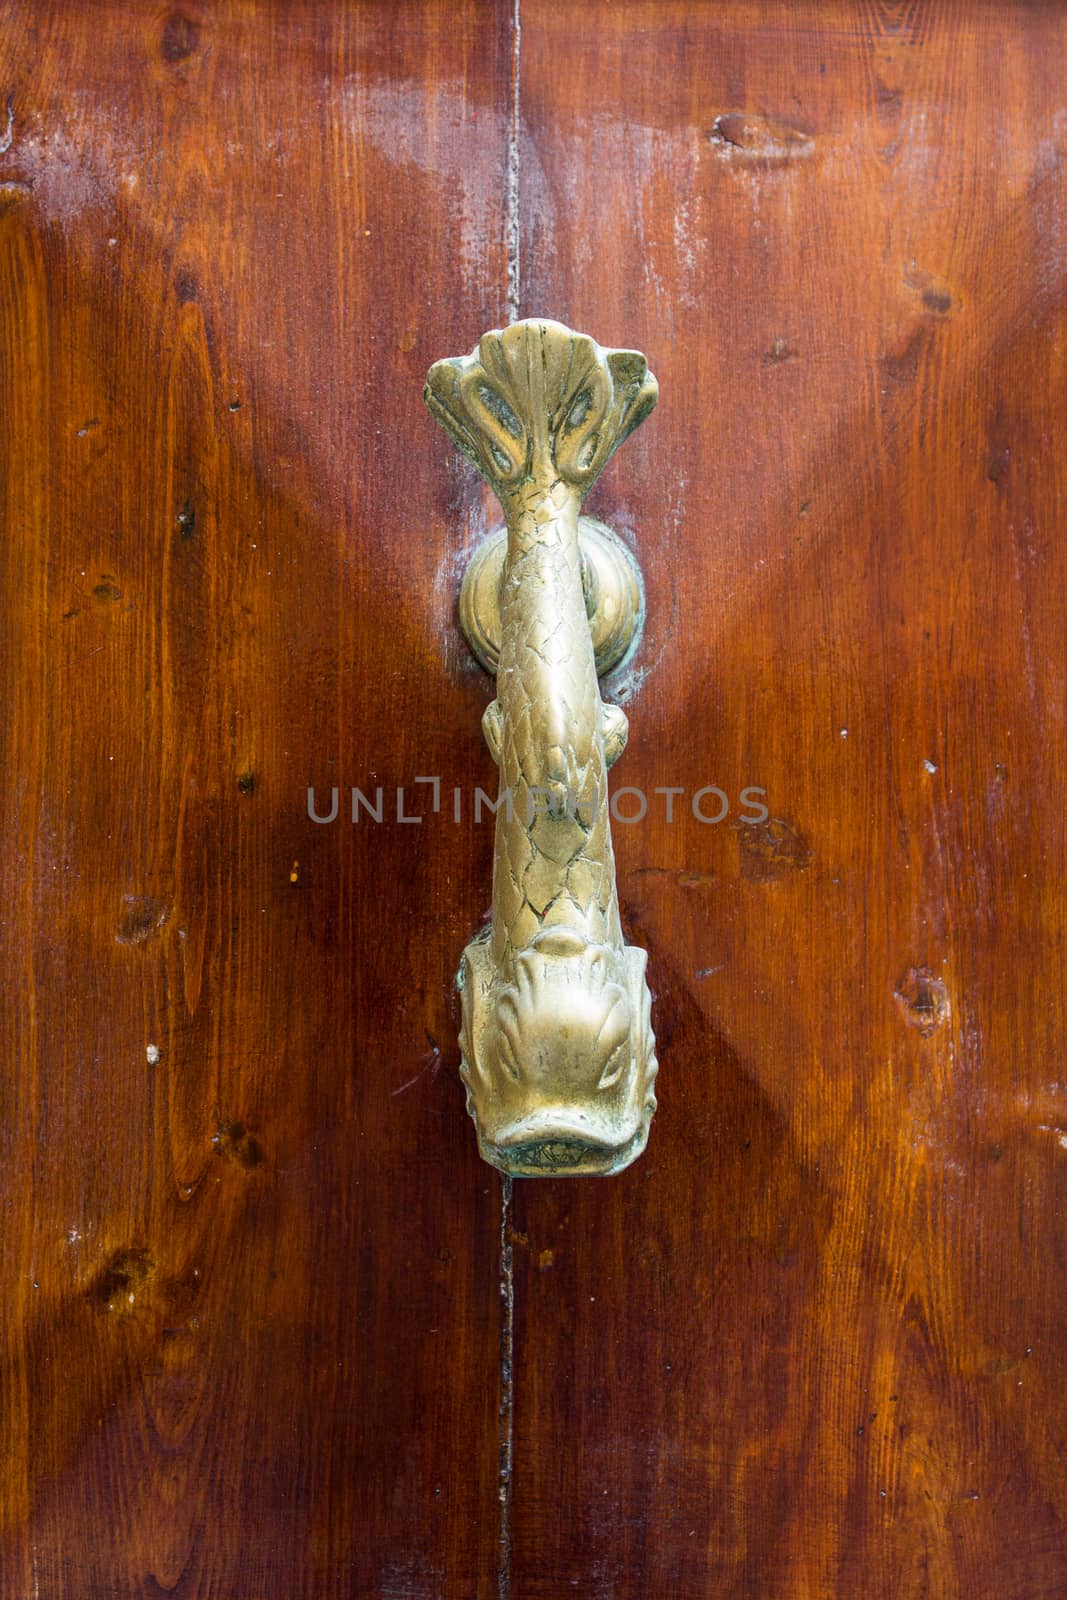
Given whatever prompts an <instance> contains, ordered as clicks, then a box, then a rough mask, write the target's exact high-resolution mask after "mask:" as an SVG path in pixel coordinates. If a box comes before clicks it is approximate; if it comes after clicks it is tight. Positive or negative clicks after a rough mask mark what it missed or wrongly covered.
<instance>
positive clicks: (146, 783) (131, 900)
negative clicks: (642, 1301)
mask: <svg viewBox="0 0 1067 1600" xmlns="http://www.w3.org/2000/svg"><path fill="white" fill-rule="evenodd" d="M510 59H511V58H510V45H509V39H508V29H507V27H506V26H505V24H504V18H503V11H502V9H500V10H498V9H497V8H495V7H494V6H492V5H474V4H469V5H467V4H458V5H457V4H451V3H443V0H442V3H440V4H436V3H430V0H427V3H414V0H412V3H404V4H400V5H397V4H391V3H390V4H381V5H370V4H362V5H355V6H348V5H335V4H332V3H322V4H315V5H299V6H291V7H290V6H276V7H263V6H254V5H251V4H234V5H224V6H211V5H206V4H205V5H195V4H186V3H183V4H182V5H181V6H180V7H175V8H173V9H171V10H169V11H168V10H167V9H166V8H160V7H157V6H155V5H148V4H137V5H129V4H120V3H103V0H99V3H94V4H79V5H78V6H75V7H71V6H67V5H65V4H56V5H54V6H47V5H37V4H26V5H9V6H7V7H6V8H5V21H4V27H3V30H2V31H0V107H2V105H3V103H4V101H5V100H6V99H7V97H8V96H9V95H10V108H11V125H10V142H9V145H8V148H6V149H5V150H4V151H3V153H2V154H0V207H2V214H0V334H2V340H0V348H2V356H0V359H2V362H3V367H2V372H3V378H2V393H3V406H2V408H0V456H2V461H3V479H4V503H3V538H2V539H0V563H2V577H0V584H2V594H3V612H2V619H3V620H2V635H0V652H2V682H3V689H2V696H3V706H4V716H3V726H2V734H3V767H2V770H3V773H4V783H3V786H2V801H0V803H2V806H3V821H2V838H3V868H2V871H3V877H2V913H0V922H2V938H3V964H4V972H5V981H4V985H3V998H2V1002H0V1004H2V1006H3V1020H2V1039H3V1059H4V1072H3V1085H4V1088H3V1095H4V1106H3V1117H2V1120H0V1137H2V1141H3V1152H2V1160H3V1173H4V1197H5V1211H4V1227H3V1230H2V1235H0V1237H2V1243H0V1262H2V1271H3V1304H4V1313H5V1314H4V1323H3V1335H2V1339H3V1350H2V1369H3V1378H4V1383H5V1400H4V1404H3V1416H4V1450H3V1467H2V1471H0V1508H2V1512H3V1522H4V1525H5V1529H6V1532H5V1535H4V1542H3V1545H2V1552H0V1591H2V1592H3V1594H4V1595H6V1596H11V1597H12V1600H29V1597H30V1596H36V1595H40V1596H48V1597H49V1600H53V1597H55V1600H59V1597H69V1600H103V1597H104V1596H105V1595H106V1596H113V1595H122V1596H124V1597H127V1596H129V1597H133V1596H152V1595H160V1594H163V1593H167V1594H168V1595H174V1596H182V1597H188V1600H192V1597H198V1600H199V1597H207V1596H227V1597H230V1596H232V1597H235V1600H236V1597H238V1596H240V1597H241V1600H260V1597H267V1596H270V1597H272V1600H273V1597H277V1600H296V1597H298V1596H308V1597H312V1596H314V1597H315V1600H326V1597H329V1596H336V1597H341V1596H344V1597H345V1600H348V1597H352V1596H362V1595H366V1596H375V1597H379V1596H389V1597H395V1600H400V1597H402V1596H403V1597H409V1596H421V1595H429V1594H433V1595H440V1596H448V1597H450V1600H470V1596H471V1595H479V1596H482V1595H491V1594H495V1592H496V1577H495V1568H496V1561H495V1542H496V1539H497V1535H498V1523H499V1510H498V1500H497V1483H496V1475H497V1454H496V1439H497V1417H496V1388H495V1372H496V1368H497V1364H498V1349H499V1331H500V1330H499V1302H500V1297H499V1292H498V1287H497V1283H496V1277H497V1270H498V1268H497V1244H498V1227H499V1217H498V1210H497V1204H498V1202H497V1186H496V1184H495V1181H494V1180H493V1178H492V1175H491V1174H489V1173H488V1172H487V1170H486V1169H485V1168H484V1167H483V1166H482V1165H481V1164H480V1163H479V1162H478V1160H477V1157H476V1153H475V1148H474V1144H473V1140H472V1138H471V1137H470V1132H469V1125H468V1123H467V1119H466V1117H465V1115H464V1111H463V1104H462V1097H461V1095H460V1094H459V1092H458V1088H457V1083H456V1080H455V1075H454V1068H455V1064H456V1049H455V1045H454V1038H455V1018H454V1015H453V1010H452V999H451V986H452V977H453V973H454V970H455V963H456V959H457V952H458V950H459V949H460V948H461V947H462V944H463V941H464V939H465V938H466V937H467V935H468V932H469V922H470V918H471V915H472V913H473V914H475V915H476V914H477V910H478V909H480V907H481V905H482V902H483V901H484V898H485V894H486V885H487V883H488V873H487V861H486V859H484V858H483V859H481V860H478V859H476V854H475V852H476V849H477V848H478V847H479V846H480V839H479V838H478V837H476V836H474V835H473V834H471V835H469V836H468V837H466V838H465V839H464V840H463V843H462V847H460V846H458V845H457V844H455V843H454V842H453V841H454V836H455V833H456V830H453V831H452V832H449V830H448V829H447V828H446V827H445V826H443V825H439V826H438V831H437V833H436V835H435V836H433V837H431V830H430V827H429V826H428V825H424V826H423V827H422V828H421V830H419V829H416V828H414V827H399V828H398V827H396V826H395V825H394V826H393V827H391V828H390V827H385V826H383V827H381V828H376V829H375V828H372V827H370V826H369V825H368V824H366V822H364V824H363V825H362V826H360V827H353V826H352V825H351V824H350V823H349V822H347V821H346V820H345V814H344V812H343V811H342V816H341V819H340V820H339V821H338V822H337V823H336V824H335V825H333V826H329V827H326V826H323V827H316V826H315V825H314V824H313V823H311V822H309V820H308V817H307V814H306V790H307V786H308V784H309V783H311V784H315V785H317V786H318V794H319V797H320V801H323V802H324V800H325V796H326V795H327V793H328V789H329V786H330V785H331V784H339V785H342V786H344V785H351V784H361V785H363V786H364V787H365V788H367V789H372V788H373V785H374V784H375V783H379V782H380V783H382V784H384V785H386V786H387V789H388V786H390V785H396V784H402V783H405V782H407V783H409V784H410V781H411V779H412V778H413V777H414V776H415V775H416V774H420V773H428V774H433V773H443V772H445V771H446V766H447V763H448V762H450V761H452V762H454V761H456V759H457V749H458V750H459V751H460V752H463V751H465V752H467V753H468V754H469V755H470V756H471V757H473V755H474V753H475V752H476V751H477V750H478V748H479V744H480V735H479V731H478V716H479V714H480V709H481V702H482V699H483V698H484V697H483V695H482V691H481V688H480V685H479V684H478V682H477V679H476V677H475V675H474V673H473V672H472V671H470V669H469V668H468V667H467V665H466V662H465V658H464V656H463V653H462V652H461V650H460V648H459V644H458V641H457V639H456V637H455V634H454V631H453V627H452V605H453V593H452V584H451V574H452V571H453V566H454V559H455V558H454V556H453V554H452V552H453V551H454V550H455V547H456V545H457V541H458V540H461V539H462V535H463V530H464V528H465V527H466V524H467V520H468V516H469V515H474V516H475V517H476V518H477V517H478V516H480V511H479V510H478V506H479V501H478V498H477V495H476V493H475V491H474V489H473V486H472V485H471V483H470V480H469V477H468V475H467V474H466V473H460V472H458V471H451V469H449V468H448V465H447V455H444V456H443V455H442V453H441V449H440V441H439V440H438V439H437V438H436V437H435V430H434V429H433V426H432V424H431V423H430V421H429V419H428V418H427V417H426V415H425V412H424V410H423V408H422V403H421V399H420V389H421V380H422V375H423V373H424V372H425V370H426V367H427V366H428V364H429V362H430V361H431V360H432V359H433V358H435V357H437V356H439V355H441V354H442V353H443V352H447V351H449V350H452V349H456V350H459V349H463V348H465V347H467V346H469V345H470V344H471V343H472V342H473V340H474V338H475V337H476V336H477V334H478V333H479V332H480V331H481V330H482V329H483V328H484V327H486V326H489V325H491V324H492V323H494V322H499V321H500V320H501V319H502V317H503V315H504V284H505V280H506V269H505V254H504V232H505V217H504V213H503V210H502V207H501V201H500V196H501V194H502V193H503V188H504V164H505V156H506V140H505V131H506V126H507V116H508V110H507V108H508V105H509V103H510ZM6 124H7V118H6V116H0V135H3V134H5V133H6V131H7V127H6ZM3 142H4V140H3V139H0V143H3ZM442 574H444V576H442ZM412 805H413V802H412V800H411V798H410V790H409V807H411V806H412ZM483 831H484V830H483ZM483 856H484V852H483ZM150 1046H151V1047H153V1048H154V1050H156V1051H158V1061H156V1062H155V1064H151V1063H150V1061H149V1054H150V1051H149V1047H150ZM440 1067H444V1068H445V1069H446V1070H440V1071H439V1070H438V1069H439V1068H440Z"/></svg>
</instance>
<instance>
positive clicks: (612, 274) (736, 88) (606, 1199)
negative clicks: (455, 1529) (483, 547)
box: [510, 0, 1067, 1600]
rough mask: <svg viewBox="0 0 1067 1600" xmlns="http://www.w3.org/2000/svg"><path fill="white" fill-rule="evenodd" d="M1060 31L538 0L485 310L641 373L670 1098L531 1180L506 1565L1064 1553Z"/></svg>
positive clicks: (749, 1588)
mask: <svg viewBox="0 0 1067 1600" xmlns="http://www.w3.org/2000/svg"><path fill="white" fill-rule="evenodd" d="M1065 38H1067V35H1065V29H1064V18H1063V13H1062V10H1060V9H1057V8H1035V7H1024V6H1011V7H1004V6H997V7H992V6H981V5H976V6H971V5H967V6H915V7H883V6H874V5H872V6H862V5H856V6H850V7H845V6H838V5H836V4H835V5H829V4H827V5H812V6H793V5H790V6H788V7H786V6H783V7H773V6H772V7H768V6H763V5H760V6H754V5H752V6H748V5H731V6H729V7H725V8H724V7H715V8H712V7H699V6H691V5H681V4H679V5H672V4H659V3H648V4H642V3H634V4H630V5H627V6H625V7H612V8H605V9H604V10H602V11H600V12H598V14H597V21H596V26H595V27H592V28H589V29H578V28H576V27H575V25H574V11H573V7H571V6H570V5H568V4H564V3H562V0H559V3H557V0H524V5H523V30H522V62H523V68H522V76H521V104H522V120H523V129H524V143H523V146H522V163H523V164H522V174H523V178H522V207H521V210H522V215H523V219H524V232H523V238H522V283H523V298H522V305H521V310H522V312H523V314H531V313H533V312H535V311H539V310H541V309H545V310H550V311H551V314H552V315H555V316H559V317H562V318H564V319H565V320H568V321H570V322H571V323H573V325H575V326H579V327H589V328H593V329H595V330H596V332H597V336H598V337H599V338H601V339H603V340H605V341H606V342H610V343H633V344H635V345H637V346H638V347H639V348H641V349H643V350H644V351H646V352H647V354H648V356H649V359H650V361H651V363H652V365H653V367H654V369H655V371H656V373H657V375H658V377H659V379H660V383H661V390H662V399H661V402H660V406H659V409H658V412H657V414H656V416H655V417H654V418H653V419H652V421H651V422H650V423H649V424H648V425H647V426H646V427H645V428H643V429H642V430H641V432H640V433H639V434H638V435H637V436H636V437H635V439H634V440H633V442H632V443H631V444H630V445H628V446H627V451H626V453H625V455H624V456H623V457H621V458H620V460H619V462H618V463H617V464H616V465H615V466H614V467H613V468H612V469H611V471H610V472H609V473H608V474H607V475H606V476H605V478H604V479H603V480H602V482H601V485H600V486H599V487H598V490H597V491H596V493H595V496H594V503H593V504H592V507H591V509H593V510H594V512H595V513H596V514H598V515H600V516H602V517H604V519H605V520H607V521H608V522H613V523H615V524H616V525H621V526H623V527H625V528H629V529H633V530H634V532H635V534H636V540H637V546H638V548H639V550H640V553H641V556H642V560H643V563H644V571H645V578H646V583H647V585H648V595H649V626H648V633H647V636H646V642H645V645H644V647H643V650H642V653H641V655H640V657H639V658H638V662H637V664H636V668H635V670H634V672H633V674H632V676H631V677H630V678H628V679H625V680H624V681H623V682H622V683H621V684H620V685H617V686H616V687H617V688H618V689H621V692H622V693H623V694H624V695H630V696H631V699H630V703H629V705H628V710H629V713H630V722H631V738H630V745H629V747H628V750H627V752H626V755H625V757H624V758H623V760H622V761H621V762H620V764H619V765H618V767H616V768H615V770H614V773H613V779H614V781H615V783H617V784H627V785H634V786H636V787H638V788H639V789H641V790H643V791H644V792H645V793H646V794H647V795H648V796H649V800H650V810H649V815H648V817H647V818H646V819H645V821H644V822H642V823H641V824H634V825H632V826H629V827H627V826H620V825H618V824H617V825H616V829H615V833H616V850H617V855H618V859H619V873H620V897H621V901H622V908H623V915H624V920H625V921H626V922H627V925H628V928H629V931H630V934H631V936H632V937H633V938H634V939H635V940H637V941H638V942H640V943H643V944H645V945H647V947H648V949H649V952H650V981H651V983H652V987H653V992H654V994H655V996H656V1001H655V1006H654V1021H655V1026H656V1031H657V1036H658V1039H659V1041H660V1052H659V1053H660V1060H661V1072H660V1081H659V1086H658V1087H659V1098H660V1105H661V1108H660V1110H659V1112H658V1114H657V1116H656V1119H655V1121H654V1123H653V1129H652V1136H651V1139H650V1142H649V1148H648V1152H647V1155H646V1156H645V1157H644V1158H643V1160H642V1161H641V1162H640V1163H638V1164H637V1165H636V1166H635V1167H634V1168H632V1169H631V1170H630V1171H628V1172H626V1173H625V1174H623V1175H621V1176H620V1177H618V1178H617V1179H615V1180H613V1181H612V1182H610V1183H606V1184H575V1183H567V1184H562V1183H561V1184H554V1185H551V1184H519V1185H517V1186H516V1190H515V1197H514V1201H513V1204H512V1207H511V1217H510V1226H511V1229H512V1236H513V1239H514V1241H515V1248H514V1277H515V1307H516V1309H515V1326H514V1346H515V1350H514V1372H515V1393H514V1417H513V1423H514V1472H513V1497H512V1504H511V1531H510V1536H511V1553H512V1564H511V1593H512V1597H513V1600H556V1597H558V1596H559V1595H560V1594H563V1593H568V1592H572V1591H575V1592H581V1593H582V1594H583V1595H586V1596H589V1597H605V1600H606V1597H608V1596H611V1597H612V1600H619V1597H623V1596H626V1597H629V1596H634V1597H636V1596H638V1595H645V1594H656V1595H664V1596H667V1595H670V1596H675V1595H677V1596H679V1597H682V1596H684V1597H687V1600H688V1597H695V1596H698V1595H699V1596H705V1595H706V1596H713V1595H714V1596H727V1595H736V1596H742V1595H743V1596H757V1595H758V1596H759V1597H760V1600H770V1597H772V1596H773V1597H778V1596H780V1597H782V1600H799V1597H801V1596H810V1597H812V1600H823V1597H828V1596H831V1595H833V1596H848V1595H854V1594H859V1593H864V1594H871V1595H884V1596H886V1597H889V1596H899V1595H901V1594H915V1595H919V1594H923V1595H940V1596H957V1595H958V1596H963V1595H979V1594H982V1595H985V1594H994V1593H995V1594H997V1595H998V1596H1000V1595H1011V1596H1016V1597H1018V1600H1024V1597H1025V1600H1031V1597H1032V1596H1035V1595H1050V1596H1051V1595H1053V1594H1059V1593H1061V1592H1062V1585H1063V1582H1064V1575H1065V1573H1067V1528H1065V1510H1067V1495H1065V1489H1064V1476H1063V1470H1062V1459H1063V1455H1062V1452H1063V1448H1064V1442H1065V1438H1067V1429H1065V1426H1064V1423H1065V1418H1064V1407H1063V1398H1062V1384H1061V1382H1060V1373H1059V1360H1058V1355H1057V1352H1058V1349H1059V1346H1060V1344H1061V1343H1062V1339H1063V1334H1064V1294H1063V1270H1064V1259H1065V1249H1064V1247H1065V1234H1064V1223H1063V1215H1064V1211H1063V1202H1064V1198H1065V1184H1067V1168H1065V1165H1064V1150H1063V1145H1064V1142H1065V1141H1064V1138H1063V1136H1062V1129H1063V1127H1064V1125H1065V1113H1064V1091H1063V1088H1062V1083H1061V1080H1062V1076H1063V1074H1062V1070H1061V1066H1062V1061H1063V992H1064V971H1063V941H1062V932H1061V929H1062V883H1063V871H1064V841H1063V822H1062V805H1061V803H1060V799H1059V794H1060V786H1061V783H1062V773H1063V755H1064V750H1063V717H1064V657H1063V600H1062V596H1063V593H1064V580H1065V576H1067V574H1065V572H1064V556H1063V551H1062V548H1061V544H1062V541H1060V540H1059V539H1058V537H1057V520H1058V511H1057V507H1058V505H1059V504H1061V503H1062V497H1063V493H1064V488H1065V484H1064V473H1063V466H1062V459H1061V457H1062V453H1061V452H1060V451H1059V450H1058V449H1057V448H1056V443H1055V441H1056V440H1057V439H1058V438H1059V437H1060V436H1061V435H1062V432H1063V428H1064V423H1065V420H1067V418H1065V414H1064V396H1065V391H1064V324H1063V304H1064V289H1065V279H1064V272H1065V263H1064V256H1063V170H1064V167H1063V162H1064V156H1065V153H1067V147H1065V145H1064V126H1063V120H1062V115H1061V113H1060V110H1059V99H1058V93H1059V91H1058V85H1059V84H1060V83H1062V81H1063V72H1064V66H1065ZM611 687H612V686H611V685H610V684H609V685H608V687H607V689H606V698H611V697H612V695H611ZM712 784H714V785H718V786H720V787H721V788H722V790H723V791H724V792H725V793H726V794H727V795H728V796H729V797H730V800H731V811H730V815H729V816H728V817H727V818H726V819H725V820H724V822H723V823H722V824H721V825H718V826H709V825H702V824H700V823H699V822H697V821H696V820H695V819H694V817H693V815H692V812H691V810H689V809H688V806H687V802H688V799H689V797H691V796H692V794H693V792H694V791H695V790H698V789H699V788H700V787H701V786H702V785H712ZM668 785H673V786H680V787H684V789H685V790H686V797H685V798H683V799H681V800H676V802H675V804H676V805H677V807H678V817H679V820H677V821H676V822H675V823H674V824H673V825H671V826H668V825H667V824H666V822H665V820H664V811H665V801H664V799H663V798H654V796H653V791H654V789H655V788H656V787H657V786H668ZM747 785H759V786H761V787H762V788H764V789H765V790H766V793H767V805H768V806H769V808H770V812H771V819H772V820H771V821H770V822H769V823H768V825H766V826H763V827H753V828H750V829H747V830H746V828H745V825H744V824H740V823H739V822H738V814H739V807H738V796H739V794H740V791H741V789H742V788H743V787H745V786H747ZM704 805H705V809H706V810H710V811H711V812H712V814H714V813H715V811H716V810H717V809H719V802H718V801H717V800H714V799H708V800H706V801H705V802H704ZM561 1508H566V1512H565V1514H561Z"/></svg>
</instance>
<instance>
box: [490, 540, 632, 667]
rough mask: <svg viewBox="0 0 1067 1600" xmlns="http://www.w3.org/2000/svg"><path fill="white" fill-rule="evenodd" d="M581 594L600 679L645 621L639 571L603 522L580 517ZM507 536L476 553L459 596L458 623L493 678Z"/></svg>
mask: <svg viewBox="0 0 1067 1600" xmlns="http://www.w3.org/2000/svg"><path fill="white" fill-rule="evenodd" d="M578 538H579V543H580V548H581V557H582V589H583V591H584V594H585V610H586V615H587V616H588V618H589V627H590V630H591V632H592V635H593V652H594V654H595V656H596V670H597V675H598V676H599V677H601V678H602V677H604V675H605V674H606V673H608V672H611V671H612V670H613V668H615V667H617V666H618V665H619V663H620V662H621V661H622V660H623V659H624V657H625V656H626V655H627V654H628V653H629V652H630V651H631V650H632V649H633V648H634V646H635V645H636V643H637V641H638V639H639V638H640V635H641V629H642V627H643V625H644V620H645V590H644V584H643V583H642V581H641V569H640V568H639V567H638V565H637V562H636V561H635V559H634V557H633V555H632V554H631V552H630V551H629V550H628V549H627V547H626V545H625V544H624V543H623V542H622V540H621V539H620V538H619V536H618V534H617V533H614V532H613V531H612V530H611V528H609V527H608V525H607V523H605V522H598V521H597V519H596V518H595V517H579V518H578ZM507 546H508V537H507V529H506V528H498V529H496V531H495V532H494V533H491V534H490V535H489V536H488V538H486V539H483V541H482V543H481V544H480V545H479V546H478V548H477V550H475V552H474V554H473V555H472V556H471V558H470V561H469V562H468V563H467V570H466V572H465V573H464V574H463V584H462V586H461V588H460V591H459V621H460V626H461V627H462V629H463V633H464V636H465V638H466V640H467V643H468V644H469V645H470V647H471V650H472V651H473V652H474V654H475V655H476V656H477V658H478V660H479V661H480V662H481V664H482V666H483V667H484V668H485V670H486V672H489V673H491V674H492V675H493V676H494V677H495V676H496V668H497V662H498V660H499V658H500V580H501V576H502V574H503V571H504V557H505V555H506V554H507Z"/></svg>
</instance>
